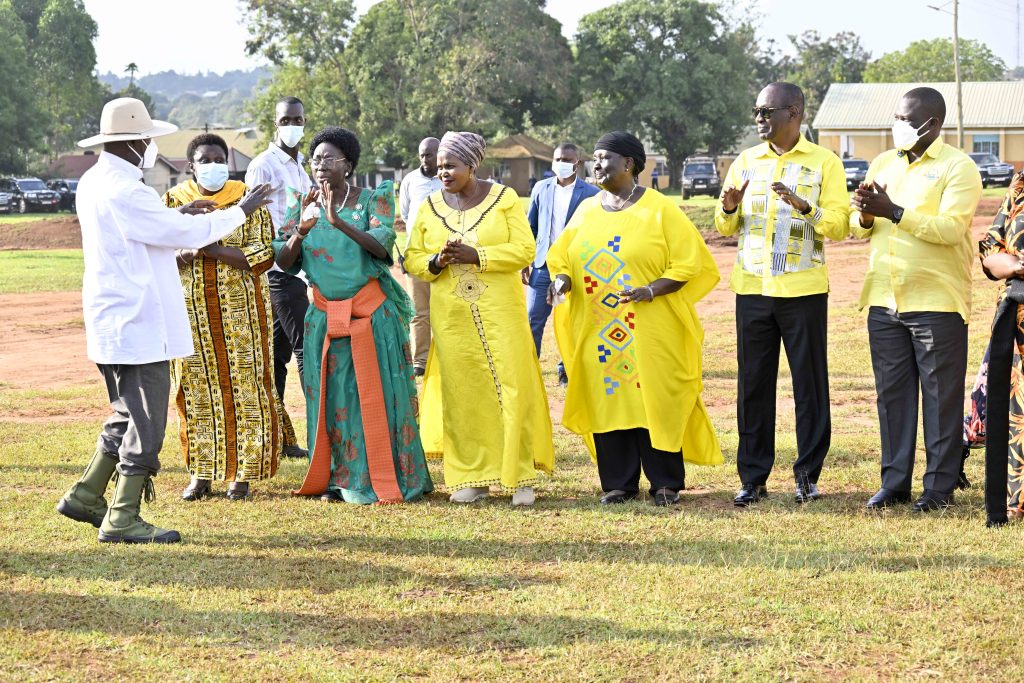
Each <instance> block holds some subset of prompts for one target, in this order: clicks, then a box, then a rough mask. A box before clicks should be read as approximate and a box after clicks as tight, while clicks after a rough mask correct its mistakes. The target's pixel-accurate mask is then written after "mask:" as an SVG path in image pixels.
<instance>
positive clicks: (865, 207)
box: [850, 180, 896, 225]
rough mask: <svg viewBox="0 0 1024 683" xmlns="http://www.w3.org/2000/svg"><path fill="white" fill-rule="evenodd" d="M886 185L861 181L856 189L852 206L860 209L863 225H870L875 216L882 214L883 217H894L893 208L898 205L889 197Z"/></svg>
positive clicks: (851, 201) (851, 202)
mask: <svg viewBox="0 0 1024 683" xmlns="http://www.w3.org/2000/svg"><path fill="white" fill-rule="evenodd" d="M885 188H886V186H885V185H879V184H878V183H877V182H876V181H874V180H873V181H871V183H870V184H868V183H861V184H860V185H859V186H858V187H857V189H856V190H854V191H853V198H852V199H851V200H850V206H852V207H853V208H854V209H857V210H858V211H860V219H861V224H862V225H868V224H870V223H872V222H873V221H874V220H875V216H882V217H883V218H889V219H891V218H892V212H893V209H894V208H895V207H896V205H895V204H893V203H892V200H891V199H889V195H888V194H887V193H886V191H885Z"/></svg>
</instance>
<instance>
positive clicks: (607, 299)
mask: <svg viewBox="0 0 1024 683" xmlns="http://www.w3.org/2000/svg"><path fill="white" fill-rule="evenodd" d="M601 303H602V304H604V305H605V306H607V307H608V308H618V306H619V297H618V296H616V295H615V294H612V293H611V292H608V293H607V294H605V295H604V298H603V299H601Z"/></svg>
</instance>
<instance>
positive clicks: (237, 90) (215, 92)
mask: <svg viewBox="0 0 1024 683" xmlns="http://www.w3.org/2000/svg"><path fill="white" fill-rule="evenodd" d="M99 78H100V81H101V82H103V83H106V84H107V85H109V86H110V88H111V89H112V90H114V91H115V92H116V91H118V90H121V89H122V88H124V87H125V86H127V85H128V77H127V76H125V75H117V74H113V73H105V74H103V75H101V76H100V77H99ZM269 78H270V70H269V69H267V68H263V67H260V68H256V69H251V70H249V71H239V70H236V71H227V72H225V73H223V74H218V73H209V72H207V73H205V74H179V73H178V72H176V71H161V72H159V73H155V74H150V75H148V76H140V77H138V78H136V79H135V82H136V83H137V84H138V85H139V87H141V88H142V89H143V90H145V91H146V92H148V93H149V94H150V95H151V96H152V97H153V103H154V105H155V107H156V111H155V112H154V116H156V117H158V118H162V119H165V120H168V121H171V122H172V123H176V124H178V125H179V126H182V127H189V128H196V127H201V126H204V125H206V124H209V125H211V126H214V125H217V126H227V127H240V126H244V125H248V124H250V123H251V121H250V120H249V117H248V116H247V115H246V114H245V105H246V102H248V100H249V99H250V98H251V97H252V96H253V93H254V92H255V91H256V88H257V87H258V86H259V83H260V81H261V80H263V79H269Z"/></svg>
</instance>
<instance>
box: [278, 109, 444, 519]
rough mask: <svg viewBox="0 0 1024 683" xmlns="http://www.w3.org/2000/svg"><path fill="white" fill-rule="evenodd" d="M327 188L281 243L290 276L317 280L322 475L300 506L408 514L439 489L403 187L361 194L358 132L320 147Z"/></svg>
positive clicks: (311, 404) (332, 133) (316, 446)
mask: <svg viewBox="0 0 1024 683" xmlns="http://www.w3.org/2000/svg"><path fill="white" fill-rule="evenodd" d="M309 156H310V162H309V163H310V168H311V169H312V171H313V179H314V184H315V187H314V189H313V190H311V191H310V192H309V194H307V195H306V196H305V197H300V196H299V195H298V194H297V193H293V194H291V195H290V199H289V202H288V208H287V212H286V215H285V220H284V225H282V226H281V227H280V229H279V231H278V234H277V237H276V239H275V240H274V253H275V255H276V259H277V263H278V265H279V266H281V268H282V269H284V270H286V271H287V272H289V273H293V274H296V273H298V272H299V270H300V269H301V270H303V271H305V273H306V277H307V278H308V279H309V284H310V286H311V287H312V289H313V296H314V301H313V305H312V306H310V307H309V309H308V311H307V312H306V321H305V325H306V330H305V344H304V347H303V351H304V354H303V355H304V358H305V359H306V360H305V363H304V367H303V383H304V386H305V390H306V425H307V426H306V429H307V434H308V437H309V444H310V449H309V450H310V453H311V458H310V466H309V471H308V472H307V473H306V478H305V481H304V482H303V485H302V488H301V489H299V490H298V491H296V492H295V493H297V494H299V495H320V497H321V498H323V499H324V500H332V501H337V500H344V501H346V502H349V503H364V504H365V503H378V502H379V503H398V502H402V501H409V500H414V499H416V498H419V497H420V496H421V495H422V494H424V493H427V492H429V491H432V490H433V484H432V483H431V480H430V474H429V472H428V471H427V464H426V460H425V459H424V456H423V446H422V445H421V443H420V433H419V427H418V426H417V423H416V419H417V412H418V410H417V409H418V402H417V397H416V385H415V382H414V380H413V367H412V358H411V355H410V352H409V333H408V330H409V320H410V319H411V317H412V314H413V310H412V305H411V304H410V302H409V298H408V296H407V295H406V294H405V291H404V290H403V289H402V287H401V286H400V285H399V284H398V283H397V282H396V281H395V279H394V278H393V277H392V276H391V271H390V268H389V266H390V265H391V249H392V246H393V245H394V242H395V231H394V228H393V222H394V215H395V212H394V186H393V184H392V183H391V182H390V181H388V182H385V183H382V184H381V185H380V187H378V188H377V189H376V190H369V189H367V188H358V187H355V186H354V185H352V184H351V183H350V182H349V177H351V175H352V171H353V169H354V168H355V166H356V164H358V163H359V141H358V140H357V139H356V137H355V135H353V134H352V133H351V132H350V131H348V130H345V129H344V128H338V127H336V126H330V127H328V128H324V129H323V130H321V131H320V132H319V133H317V134H316V135H315V136H314V137H313V140H312V142H311V143H310V145H309Z"/></svg>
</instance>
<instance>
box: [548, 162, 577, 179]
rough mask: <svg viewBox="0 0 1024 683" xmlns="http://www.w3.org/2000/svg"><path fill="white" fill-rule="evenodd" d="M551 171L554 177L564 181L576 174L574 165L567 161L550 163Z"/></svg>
mask: <svg viewBox="0 0 1024 683" xmlns="http://www.w3.org/2000/svg"><path fill="white" fill-rule="evenodd" d="M551 170H552V171H554V173H555V175H556V176H558V177H559V178H561V179H562V180H565V179H566V178H569V177H571V176H572V174H573V173H575V172H576V166H575V165H574V164H570V163H569V162H568V161H552V162H551Z"/></svg>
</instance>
